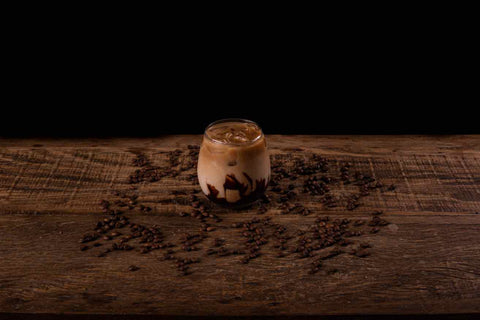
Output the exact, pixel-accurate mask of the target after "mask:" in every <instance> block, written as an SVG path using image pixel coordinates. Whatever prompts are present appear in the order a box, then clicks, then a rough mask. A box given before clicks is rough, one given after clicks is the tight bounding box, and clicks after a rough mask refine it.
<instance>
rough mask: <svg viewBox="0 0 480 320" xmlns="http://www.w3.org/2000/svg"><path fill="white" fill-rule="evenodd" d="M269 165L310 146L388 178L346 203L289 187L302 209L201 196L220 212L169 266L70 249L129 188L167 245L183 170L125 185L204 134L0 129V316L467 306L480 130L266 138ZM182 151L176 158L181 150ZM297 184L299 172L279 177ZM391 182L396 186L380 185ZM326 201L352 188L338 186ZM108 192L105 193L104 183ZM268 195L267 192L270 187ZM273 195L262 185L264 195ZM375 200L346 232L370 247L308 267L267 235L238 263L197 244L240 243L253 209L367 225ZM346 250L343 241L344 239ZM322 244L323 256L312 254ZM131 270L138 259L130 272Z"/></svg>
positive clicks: (299, 220)
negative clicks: (187, 263) (351, 206)
mask: <svg viewBox="0 0 480 320" xmlns="http://www.w3.org/2000/svg"><path fill="white" fill-rule="evenodd" d="M267 141H268V146H269V148H270V150H271V155H272V160H273V161H277V162H279V163H283V162H285V163H291V162H292V161H293V160H294V159H301V158H308V157H309V156H310V155H312V154H319V155H321V156H323V157H324V158H325V159H326V160H327V162H328V164H329V168H330V169H329V172H330V173H335V174H336V173H337V172H339V171H340V168H341V167H342V165H343V164H345V163H347V162H349V163H351V170H352V171H359V172H361V173H363V174H365V175H371V176H373V177H374V178H376V179H377V180H378V181H381V182H382V184H383V185H384V186H385V187H383V188H379V189H374V190H371V191H370V194H369V195H368V196H365V197H362V198H361V205H360V206H359V207H358V208H356V209H355V210H351V211H350V210H347V209H346V208H345V206H343V205H339V206H337V207H334V208H328V207H326V206H324V205H323V204H322V203H321V202H320V201H319V199H318V197H317V196H311V195H309V194H303V193H301V191H300V192H299V194H298V199H296V202H300V203H302V204H303V205H304V206H305V207H307V208H308V209H309V210H310V211H311V214H310V215H307V216H302V215H294V214H281V213H280V212H281V210H280V209H279V208H278V207H277V206H276V204H275V205H271V206H270V207H269V210H268V211H267V213H265V214H263V215H258V214H257V209H256V207H255V208H250V209H245V210H241V211H238V210H232V209H224V208H221V207H213V208H212V209H211V210H212V213H214V214H215V215H217V216H218V217H220V218H221V219H222V221H221V222H212V225H214V226H215V227H216V230H215V231H213V232H210V233H209V237H208V238H207V239H205V240H204V241H203V242H201V243H199V244H198V247H199V250H198V251H195V252H183V251H182V250H180V249H179V248H178V247H177V248H175V251H176V252H177V257H198V258H200V263H196V264H192V265H191V270H192V273H191V274H189V275H187V276H180V275H179V273H178V272H177V270H176V269H175V266H174V263H173V262H172V261H169V260H167V261H165V260H164V259H162V257H163V255H164V250H155V251H152V252H149V253H147V254H141V253H140V252H139V248H140V245H139V244H138V242H133V243H132V246H133V247H134V249H133V250H131V251H121V252H119V251H114V252H111V253H110V254H108V255H107V256H106V257H101V258H99V257H97V255H98V253H99V252H101V251H102V250H104V249H105V248H106V247H107V246H109V245H110V242H109V241H106V240H105V241H99V243H101V246H99V247H94V248H90V249H88V250H86V251H80V244H79V240H80V239H81V238H82V236H83V235H84V234H85V233H87V232H91V231H93V229H94V228H95V225H96V223H97V222H98V221H99V220H101V219H103V217H104V216H105V214H104V213H102V212H101V210H100V207H99V202H100V201H101V200H109V201H112V202H113V201H115V200H116V199H117V198H118V197H116V196H115V195H114V194H115V191H114V190H117V191H118V190H120V191H122V192H123V191H124V192H134V193H135V194H137V195H138V199H137V201H138V203H139V204H141V205H144V206H146V207H149V208H151V211H148V212H145V211H142V210H139V207H138V206H136V207H135V208H134V209H133V210H128V212H126V213H125V215H128V217H129V219H130V221H131V222H135V223H137V224H142V225H147V226H152V225H158V226H160V228H161V229H162V232H163V234H164V236H165V241H169V242H172V243H177V244H178V243H179V241H180V240H179V239H180V237H181V236H182V235H183V234H184V233H186V232H189V233H197V232H198V230H199V228H200V227H201V225H202V223H201V222H199V221H198V220H197V219H195V218H192V217H181V216H179V213H181V212H189V210H191V207H190V205H189V203H188V201H185V199H184V198H185V197H183V196H181V195H180V196H179V195H175V194H172V193H174V192H178V191H184V192H186V193H193V192H197V191H198V190H199V187H198V185H197V184H196V183H195V182H194V181H191V180H190V179H189V176H190V175H191V174H193V173H194V172H195V169H194V168H192V169H189V170H187V171H185V172H182V173H181V174H180V175H179V176H176V177H164V178H162V179H160V180H159V181H156V182H152V183H149V182H142V183H139V184H136V185H135V190H133V191H132V188H131V187H132V185H131V184H129V183H128V181H129V176H130V175H131V174H132V172H134V171H135V170H137V169H138V167H135V166H133V164H132V160H133V159H134V158H135V157H136V155H137V154H138V153H139V152H141V153H142V154H145V156H147V157H148V159H150V161H151V162H152V163H153V164H154V165H158V166H165V165H167V163H168V162H167V160H168V152H169V151H173V150H176V149H179V150H181V152H182V154H183V155H186V154H188V145H198V144H200V142H201V136H188V135H185V136H165V137H160V138H151V139H126V138H119V139H101V140H95V139H84V140H26V139H22V140H15V139H13V140H9V139H0V257H1V258H2V263H1V264H0V312H12V313H15V312H23V313H98V314H159V315H195V316H211V315H217V316H218V315H221V316H234V315H243V316H255V315H342V314H343V315H344V314H432V313H439V314H440V313H445V314H453V313H478V314H480V136H477V135H469V136H468V135H465V136H267ZM187 158H188V157H187V156H183V157H182V158H181V160H182V161H187V160H186V159H187ZM285 183H286V184H293V185H294V186H295V190H297V189H298V190H301V187H302V180H300V179H299V180H296V181H285ZM392 184H393V185H394V186H395V188H394V190H389V189H388V188H387V186H390V185H392ZM331 189H332V190H331V192H332V193H333V194H335V195H336V196H338V197H339V198H342V197H346V196H348V195H350V194H353V193H354V192H356V190H357V189H358V187H357V186H355V185H353V184H352V185H346V184H343V183H335V184H333V185H332V187H331ZM112 191H113V194H112ZM268 193H269V194H272V192H271V191H270V190H269V191H268ZM272 196H273V197H275V195H274V194H272ZM378 210H382V211H384V214H383V215H382V217H383V218H384V219H386V220H388V222H389V223H390V224H389V225H387V226H385V227H382V228H381V230H380V232H379V233H377V234H371V233H369V232H368V230H369V227H367V226H366V225H365V226H361V227H358V230H361V231H362V232H363V233H364V234H363V235H362V236H360V237H355V238H352V239H353V240H354V242H355V243H356V244H358V243H360V242H368V243H369V244H370V245H371V248H369V253H370V255H369V256H368V257H365V258H359V257H357V256H355V255H352V254H348V253H347V251H348V250H347V249H348V248H347V249H345V251H346V252H345V253H344V254H340V255H339V256H337V257H334V258H332V259H328V260H326V261H325V262H324V265H323V266H322V268H321V270H320V271H319V272H317V273H315V274H309V273H308V270H309V265H310V264H311V262H312V259H311V258H309V259H296V258H294V256H293V255H292V254H290V255H287V256H286V257H277V256H276V254H275V252H276V251H275V250H276V249H275V248H274V247H273V242H272V241H269V243H267V244H266V245H265V246H264V247H263V248H262V250H261V253H262V255H261V256H260V257H259V258H257V259H254V260H251V261H250V262H249V263H248V264H242V263H240V260H241V256H226V257H218V256H212V255H207V254H206V250H207V249H208V248H210V247H212V242H213V239H214V238H222V239H224V240H225V241H226V244H227V246H228V245H232V246H235V245H236V244H238V243H240V242H241V241H242V236H241V234H240V233H241V232H240V231H239V230H237V229H235V228H232V227H231V226H232V223H237V222H241V221H245V220H249V219H252V218H254V217H259V218H265V217H271V219H272V220H271V221H273V222H274V223H280V224H282V225H285V226H287V228H288V229H289V231H291V232H293V233H295V232H297V231H298V230H308V228H309V227H310V226H311V225H312V224H313V223H314V222H315V219H317V218H318V217H324V216H329V217H331V218H332V219H344V218H347V219H357V220H362V221H369V220H370V219H371V213H372V212H374V211H378ZM354 246H355V244H354V245H351V246H350V247H349V248H351V247H354ZM323 251H324V250H322V251H321V252H323ZM130 265H136V266H138V267H139V270H137V271H134V272H131V271H128V267H129V266H130Z"/></svg>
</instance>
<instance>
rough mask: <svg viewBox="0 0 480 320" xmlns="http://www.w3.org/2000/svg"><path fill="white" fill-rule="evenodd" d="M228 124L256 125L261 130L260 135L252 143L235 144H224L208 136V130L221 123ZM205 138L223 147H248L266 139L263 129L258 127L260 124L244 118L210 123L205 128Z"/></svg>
mask: <svg viewBox="0 0 480 320" xmlns="http://www.w3.org/2000/svg"><path fill="white" fill-rule="evenodd" d="M226 122H237V123H250V124H253V125H255V126H256V127H257V128H258V130H260V134H259V135H258V137H256V138H255V139H253V140H252V141H249V142H247V143H234V142H223V141H219V140H216V139H214V138H212V137H210V136H209V135H208V134H207V131H208V129H210V128H211V127H213V126H215V125H217V124H220V123H226ZM203 136H204V137H205V138H207V139H208V140H209V141H212V142H214V143H218V144H222V145H226V146H248V145H251V144H253V143H255V142H257V141H258V140H260V139H261V138H263V137H264V135H263V130H262V128H261V127H260V126H259V125H258V123H256V122H255V121H252V120H248V119H242V118H225V119H220V120H217V121H214V122H212V123H210V124H209V125H208V126H207V127H206V128H205V132H204V133H203Z"/></svg>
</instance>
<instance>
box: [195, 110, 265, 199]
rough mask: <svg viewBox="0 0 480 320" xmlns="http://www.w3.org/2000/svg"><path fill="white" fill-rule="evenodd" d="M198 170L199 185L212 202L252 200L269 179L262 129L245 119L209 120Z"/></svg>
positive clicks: (259, 194) (199, 157) (262, 190)
mask: <svg viewBox="0 0 480 320" xmlns="http://www.w3.org/2000/svg"><path fill="white" fill-rule="evenodd" d="M197 170H198V172H197V174H198V181H199V183H200V187H201V188H202V191H203V192H204V193H205V195H206V196H207V197H208V198H209V199H210V200H212V201H213V202H215V203H220V204H223V205H229V206H244V205H248V204H251V203H253V202H254V201H255V200H257V199H258V198H259V197H261V196H262V195H263V194H264V193H265V190H266V188H267V186H268V182H269V181H270V157H269V155H268V151H267V144H266V141H265V136H264V135H263V132H262V129H261V128H260V127H259V126H258V125H257V124H256V123H255V122H253V121H249V120H244V119H224V120H219V121H215V122H213V123H211V124H210V125H209V126H208V127H207V128H206V129H205V134H204V135H203V141H202V145H201V147H200V154H199V156H198V166H197Z"/></svg>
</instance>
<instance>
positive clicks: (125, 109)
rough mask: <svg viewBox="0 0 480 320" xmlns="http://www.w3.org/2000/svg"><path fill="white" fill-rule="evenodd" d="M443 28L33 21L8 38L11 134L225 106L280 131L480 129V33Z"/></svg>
mask: <svg viewBox="0 0 480 320" xmlns="http://www.w3.org/2000/svg"><path fill="white" fill-rule="evenodd" d="M435 28H436V29H425V30H430V31H429V32H428V34H425V33H421V32H419V30H418V29H412V30H406V29H405V26H403V27H402V28H401V30H400V31H398V30H397V31H395V30H394V29H389V30H388V32H385V33H383V34H382V33H380V31H381V30H382V28H381V26H373V28H372V29H371V30H370V31H368V32H366V31H365V32H363V33H362V32H356V29H355V28H348V29H347V30H344V31H341V32H340V31H339V32H336V33H334V32H331V31H329V32H328V33H325V32H323V33H322V32H320V33H318V32H317V33H314V34H310V35H308V34H305V36H304V37H301V36H300V34H303V33H296V34H293V35H291V36H290V37H287V35H286V33H282V32H280V31H281V30H278V31H279V32H277V33H275V34H276V35H277V36H275V35H274V34H269V35H268V37H263V36H262V35H261V34H260V35H259V34H256V38H245V37H240V36H238V34H240V35H241V34H243V33H242V32H239V33H238V34H237V36H233V35H231V34H228V33H227V34H225V36H220V35H216V36H215V37H213V38H210V39H209V38H208V37H207V36H206V35H205V34H195V29H192V28H190V29H188V30H186V31H185V32H182V33H181V34H180V33H176V34H170V37H169V38H167V37H166V35H167V34H169V33H161V35H162V37H161V39H160V38H158V37H159V33H154V34H150V37H149V36H148V35H147V36H145V37H143V38H142V37H140V35H141V34H142V33H140V32H138V33H136V34H134V35H132V36H131V37H129V36H128V33H125V32H122V30H115V32H112V33H109V34H108V35H102V34H98V32H97V30H93V31H90V32H86V31H85V30H84V28H83V27H82V28H81V30H80V31H78V32H77V33H75V32H73V33H72V31H71V30H69V32H68V33H65V34H60V35H59V34H58V30H59V28H58V26H57V27H55V28H54V31H49V32H45V31H44V32H43V33H39V34H35V31H36V29H35V28H30V29H28V32H27V33H25V34H24V35H23V37H22V38H20V37H16V38H15V39H21V42H20V41H19V43H16V44H14V45H11V46H9V47H8V51H6V52H8V53H10V59H11V60H7V59H5V61H9V63H8V64H6V66H8V67H10V70H9V71H10V73H8V74H6V76H5V78H6V79H8V81H7V84H6V85H5V86H4V88H3V90H2V91H3V92H4V93H5V95H4V96H3V99H2V100H3V102H2V113H1V115H0V119H1V124H0V136H13V137H22V136H29V137H43V136H47V137H109V136H158V135H162V134H182V133H202V132H203V129H204V128H205V126H206V125H208V123H210V122H212V121H214V120H217V119H221V118H227V117H239V118H247V119H251V120H254V121H256V122H258V123H259V124H260V125H261V126H262V127H263V129H264V131H265V132H266V133H277V134H281V133H284V134H398V133H399V134H415V133H422V134H454V133H480V126H479V125H478V115H477V113H478V112H477V111H476V110H477V109H478V108H479V101H478V94H477V92H478V88H477V87H476V86H475V85H476V84H475V82H474V81H472V79H474V78H475V77H477V76H478V73H477V72H475V69H474V67H473V66H474V64H473V63H472V62H473V61H474V58H476V57H475V54H474V53H475V51H474V50H473V47H472V46H473V43H474V42H472V41H470V40H469V39H468V37H465V38H462V37H461V35H462V34H464V33H456V34H453V35H451V36H449V33H447V31H448V30H449V29H445V30H441V29H438V28H439V26H438V25H436V27H435ZM220 29H221V28H216V29H215V30H217V31H218V30H220ZM54 32H55V35H54V36H52V37H50V38H49V37H48V35H50V34H53V33H54ZM253 34H255V32H252V33H250V35H253ZM87 35H88V37H87ZM326 35H329V38H326ZM367 35H368V36H367ZM152 36H155V39H157V40H158V39H160V40H158V41H153V40H152V39H153V38H151V37H152ZM187 36H188V38H186V37H187Z"/></svg>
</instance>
